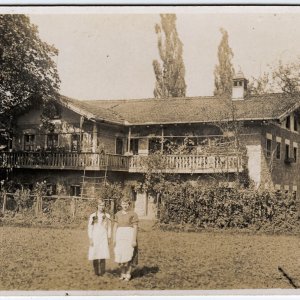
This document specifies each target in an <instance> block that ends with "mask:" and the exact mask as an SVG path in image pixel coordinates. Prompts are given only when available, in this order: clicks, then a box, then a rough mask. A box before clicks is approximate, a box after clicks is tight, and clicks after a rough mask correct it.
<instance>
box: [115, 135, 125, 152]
mask: <svg viewBox="0 0 300 300" xmlns="http://www.w3.org/2000/svg"><path fill="white" fill-rule="evenodd" d="M123 149H124V148H123V139H122V138H119V137H117V138H116V154H120V155H122V154H123V153H124V152H123Z"/></svg>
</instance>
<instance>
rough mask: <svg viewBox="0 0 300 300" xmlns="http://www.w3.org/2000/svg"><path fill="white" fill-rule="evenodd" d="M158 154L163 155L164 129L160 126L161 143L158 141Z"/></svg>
mask: <svg viewBox="0 0 300 300" xmlns="http://www.w3.org/2000/svg"><path fill="white" fill-rule="evenodd" d="M160 152H161V154H163V153H164V127H163V126H162V125H161V141H160Z"/></svg>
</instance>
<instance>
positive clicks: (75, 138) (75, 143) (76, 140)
mask: <svg viewBox="0 0 300 300" xmlns="http://www.w3.org/2000/svg"><path fill="white" fill-rule="evenodd" d="M79 150H80V135H79V134H72V136H71V151H75V152H76V151H79Z"/></svg>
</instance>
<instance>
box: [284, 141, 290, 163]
mask: <svg viewBox="0 0 300 300" xmlns="http://www.w3.org/2000/svg"><path fill="white" fill-rule="evenodd" d="M289 158H290V145H289V144H285V159H289Z"/></svg>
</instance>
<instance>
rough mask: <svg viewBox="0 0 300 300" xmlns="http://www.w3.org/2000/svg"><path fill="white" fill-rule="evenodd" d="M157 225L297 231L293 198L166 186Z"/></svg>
mask: <svg viewBox="0 0 300 300" xmlns="http://www.w3.org/2000/svg"><path fill="white" fill-rule="evenodd" d="M159 221H160V223H162V224H170V223H172V224H179V225H184V224H188V225H192V226H193V227H195V228H250V227H251V228H256V229H261V228H263V229H270V228H271V229H273V230H274V231H278V230H279V229H280V230H281V231H289V230H294V229H295V228H299V214H298V210H297V203H296V200H295V199H294V197H293V195H291V194H285V193H278V192H271V191H260V190H252V189H237V188H234V189H228V188H221V187H215V186H208V187H207V186H206V187H204V186H199V185H193V184H191V183H189V182H185V183H178V182H177V183H169V184H168V185H167V187H166V189H165V191H164V193H163V194H162V199H161V205H160V212H159Z"/></svg>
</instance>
